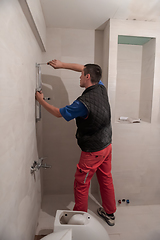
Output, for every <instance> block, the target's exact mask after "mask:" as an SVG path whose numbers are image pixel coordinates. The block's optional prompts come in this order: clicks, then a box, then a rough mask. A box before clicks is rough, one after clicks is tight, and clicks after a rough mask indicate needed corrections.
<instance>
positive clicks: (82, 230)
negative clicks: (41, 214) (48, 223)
mask: <svg viewBox="0 0 160 240" xmlns="http://www.w3.org/2000/svg"><path fill="white" fill-rule="evenodd" d="M43 239H44V240H98V239H100V240H110V238H109V236H108V233H107V231H106V229H105V228H104V227H103V226H102V225H101V224H100V222H99V221H98V220H97V219H96V218H95V217H93V216H91V215H90V214H89V213H86V212H80V211H64V210H57V212H56V217H55V221H54V232H53V233H51V234H49V235H47V236H46V237H44V238H43Z"/></svg>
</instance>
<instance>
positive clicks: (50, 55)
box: [41, 28, 95, 194]
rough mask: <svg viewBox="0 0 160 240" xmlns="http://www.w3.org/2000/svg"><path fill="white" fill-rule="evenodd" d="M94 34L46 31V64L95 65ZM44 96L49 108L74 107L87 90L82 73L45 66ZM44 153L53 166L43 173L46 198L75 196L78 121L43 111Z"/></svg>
mask: <svg viewBox="0 0 160 240" xmlns="http://www.w3.org/2000/svg"><path fill="white" fill-rule="evenodd" d="M94 34H95V33H94V31H92V30H76V29H53V28H48V29H47V43H46V46H47V52H46V53H44V54H43V62H47V61H50V60H52V59H59V60H61V61H64V62H73V63H74V62H75V63H80V64H86V63H94ZM41 70H42V74H43V93H44V95H45V96H46V97H50V98H51V100H50V101H49V103H50V104H52V105H54V106H56V107H58V108H60V107H64V106H66V105H68V104H71V103H72V102H73V101H74V100H75V99H76V98H77V97H78V96H79V95H80V94H81V93H82V91H84V89H82V88H80V87H79V83H80V75H81V74H80V73H78V72H72V71H70V70H64V69H57V70H55V69H53V68H52V67H50V66H45V65H44V66H42V68H41ZM42 119H43V152H44V156H47V158H46V159H45V162H46V163H47V164H49V165H52V168H51V169H46V170H45V169H44V170H43V176H44V194H70V193H73V182H74V174H75V171H76V164H77V163H78V161H79V157H80V149H79V147H78V146H77V142H76V138H75V133H76V125H75V120H72V121H70V122H66V121H65V120H64V119H63V118H61V119H59V118H56V117H54V116H52V115H51V114H49V113H48V112H47V111H46V110H45V109H42Z"/></svg>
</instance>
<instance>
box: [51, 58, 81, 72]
mask: <svg viewBox="0 0 160 240" xmlns="http://www.w3.org/2000/svg"><path fill="white" fill-rule="evenodd" d="M47 64H49V65H50V66H52V67H53V68H55V69H60V68H62V69H69V70H73V71H76V72H82V70H83V68H84V65H81V64H78V63H64V62H61V61H59V60H56V59H54V60H52V61H50V62H48V63H47Z"/></svg>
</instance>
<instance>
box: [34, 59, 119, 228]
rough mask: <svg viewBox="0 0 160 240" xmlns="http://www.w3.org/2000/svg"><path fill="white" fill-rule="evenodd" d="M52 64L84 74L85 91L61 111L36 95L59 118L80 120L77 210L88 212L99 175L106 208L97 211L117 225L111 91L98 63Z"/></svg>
mask: <svg viewBox="0 0 160 240" xmlns="http://www.w3.org/2000/svg"><path fill="white" fill-rule="evenodd" d="M48 64H49V65H50V66H51V67H53V68H54V69H70V70H73V71H78V72H81V76H80V87H82V88H84V89H85V90H84V92H83V93H82V95H81V96H79V97H78V98H77V99H76V100H75V101H74V102H73V103H72V104H71V105H69V106H68V105H67V106H65V107H62V108H60V109H59V108H57V107H55V106H53V105H50V104H49V103H47V102H46V101H45V100H44V96H43V93H42V92H37V93H36V99H37V101H38V102H39V103H40V104H41V105H42V106H43V107H44V108H45V109H46V110H47V111H48V112H50V113H51V114H53V115H54V116H55V117H58V118H60V117H63V118H64V119H65V120H66V121H70V120H72V119H74V118H75V119H76V125H77V132H76V138H77V143H78V145H79V147H80V148H81V150H82V152H81V156H80V160H79V163H78V164H77V170H76V173H75V180H74V197H75V206H74V209H73V210H75V211H85V212H87V209H88V192H89V186H90V181H91V178H92V177H93V175H94V173H95V172H96V175H97V179H98V182H99V185H100V192H101V198H102V206H103V208H102V207H100V208H98V210H97V212H98V214H99V215H100V216H101V217H102V218H104V220H105V221H106V222H107V223H108V224H109V225H110V226H113V225H114V224H115V216H114V213H115V211H116V202H115V194H114V186H113V180H112V174H111V159H112V145H111V142H112V128H111V113H110V105H109V101H108V95H107V90H106V88H105V86H104V84H103V83H102V82H101V77H102V70H101V67H100V66H98V65H96V64H86V65H80V64H76V63H64V62H61V61H59V60H52V61H50V62H48Z"/></svg>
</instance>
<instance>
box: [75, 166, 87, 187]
mask: <svg viewBox="0 0 160 240" xmlns="http://www.w3.org/2000/svg"><path fill="white" fill-rule="evenodd" d="M88 175H89V170H86V169H85V170H84V169H82V168H80V167H79V165H78V164H77V171H76V173H75V179H76V180H77V182H79V183H82V184H85V183H86V181H87V180H88Z"/></svg>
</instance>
